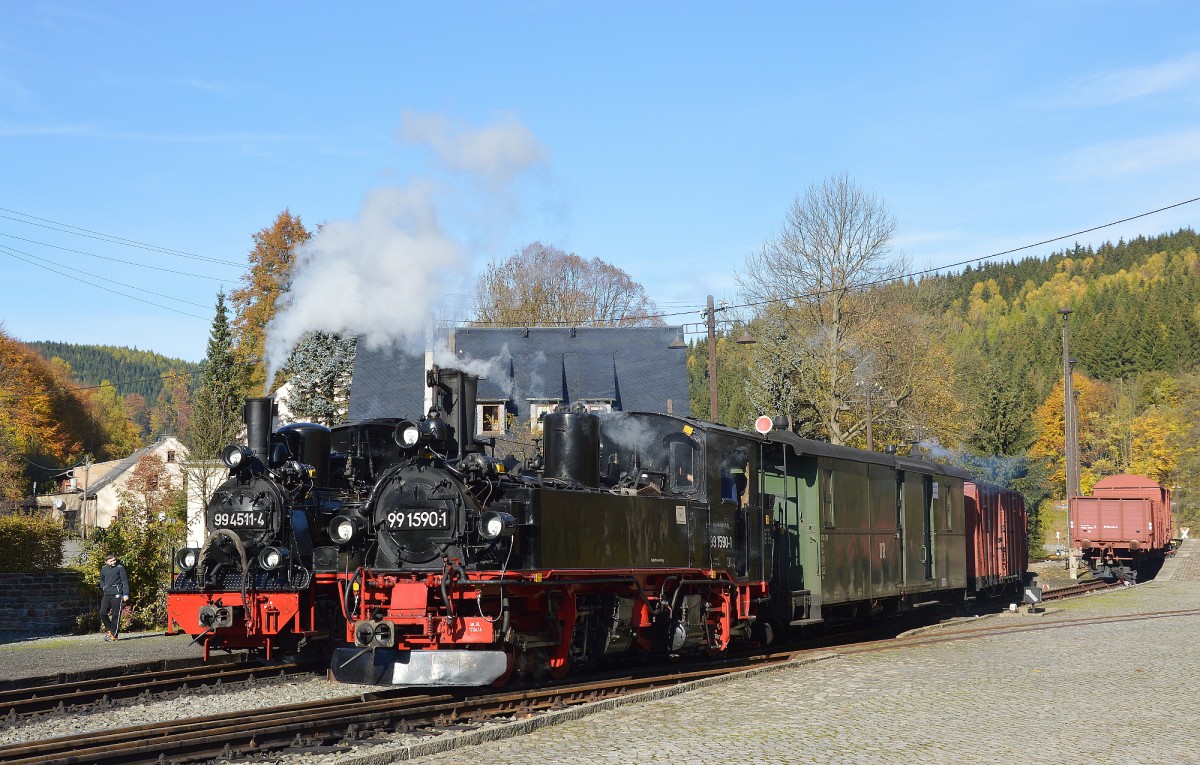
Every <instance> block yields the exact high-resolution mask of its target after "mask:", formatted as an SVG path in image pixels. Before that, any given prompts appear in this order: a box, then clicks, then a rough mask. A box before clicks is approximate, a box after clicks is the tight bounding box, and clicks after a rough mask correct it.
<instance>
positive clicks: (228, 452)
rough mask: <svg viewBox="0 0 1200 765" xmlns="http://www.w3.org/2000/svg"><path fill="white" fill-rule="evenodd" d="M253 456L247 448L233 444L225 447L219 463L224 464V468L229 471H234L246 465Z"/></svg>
mask: <svg viewBox="0 0 1200 765" xmlns="http://www.w3.org/2000/svg"><path fill="white" fill-rule="evenodd" d="M253 456H254V452H253V451H251V450H250V449H249V447H246V446H242V445H241V444H233V445H231V446H226V447H225V451H223V452H221V461H222V462H224V463H225V467H227V468H229V469H230V470H236V469H237V468H239V467H241V466H242V465H244V464H246V462H247V461H249V459H250V458H251V457H253Z"/></svg>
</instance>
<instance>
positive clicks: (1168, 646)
mask: <svg viewBox="0 0 1200 765" xmlns="http://www.w3.org/2000/svg"><path fill="white" fill-rule="evenodd" d="M1188 541H1189V542H1194V541H1195V540H1188ZM1184 553H1187V556H1186V557H1183V554H1184ZM1179 556H1180V557H1178V560H1179V561H1180V562H1181V563H1184V562H1186V563H1187V566H1186V567H1184V566H1178V567H1176V568H1175V571H1174V575H1173V577H1172V578H1171V580H1170V581H1154V582H1149V583H1146V584H1143V585H1138V586H1136V587H1130V588H1125V589H1120V590H1113V591H1109V592H1105V593H1101V594H1096V595H1090V596H1087V597H1084V598H1078V599H1075V600H1072V601H1069V602H1066V603H1063V604H1058V603H1054V604H1050V607H1049V608H1048V609H1047V611H1046V612H1045V613H1044V614H1038V615H1028V614H1005V615H1002V616H996V617H987V618H984V619H980V620H977V621H976V622H973V623H972V626H976V625H983V624H988V625H991V624H999V623H1021V624H1027V625H1029V626H1031V627H1040V626H1048V625H1051V624H1052V623H1054V622H1055V621H1060V620H1064V619H1071V618H1080V617H1094V616H1104V615H1111V616H1113V617H1124V616H1134V615H1138V614H1144V615H1147V616H1146V617H1145V618H1141V619H1135V620H1125V621H1113V622H1111V623H1104V622H1101V623H1093V624H1087V625H1074V626H1062V627H1059V628H1054V629H1035V630H1031V631H1028V632H1022V633H1018V634H1012V635H1004V636H995V637H987V638H977V639H971V640H961V641H954V642H947V643H940V644H934V645H926V646H915V647H909V648H903V649H894V650H887V651H883V652H879V653H873V654H862V655H857V656H842V657H839V658H836V659H832V660H828V661H822V662H817V663H813V664H806V665H802V666H798V667H795V668H789V669H784V670H780V671H776V672H769V673H763V674H759V675H756V676H754V677H751V678H746V679H743V680H736V681H731V682H727V683H721V684H716V685H711V686H708V687H706V688H703V689H698V690H694V691H690V692H687V693H682V694H679V695H676V696H672V697H669V698H664V699H660V700H657V701H650V702H646V703H641V704H631V705H628V706H622V707H619V708H617V709H612V710H608V711H603V712H598V713H596V714H593V715H590V716H587V717H584V718H582V719H576V720H573V721H570V722H564V723H562V724H560V725H555V726H552V727H545V728H542V729H540V730H537V731H535V732H533V733H530V734H528V735H524V736H519V737H515V738H509V739H504V740H500V741H492V742H489V743H484V744H479V745H477V746H472V747H467V748H463V749H458V750H455V751H452V752H448V753H445V754H439V755H435V756H430V757H424V758H417V759H414V760H412V761H413V762H419V763H424V765H468V763H470V764H471V765H476V764H477V763H480V762H486V763H489V765H522V764H524V763H530V765H532V764H534V763H539V764H540V763H577V762H589V763H609V762H612V763H630V764H632V763H652V764H658V763H662V764H663V765H666V764H668V763H669V764H670V765H679V763H692V762H697V763H725V762H729V763H866V764H870V763H881V764H882V763H886V765H903V764H905V763H914V764H916V763H921V764H922V765H941V764H942V763H945V764H946V765H949V764H951V763H954V764H955V765H957V764H958V763H988V765H995V764H997V763H1032V762H1039V763H1073V762H1086V763H1089V765H1109V764H1110V763H1111V764H1112V765H1138V764H1140V763H1154V764H1155V765H1161V764H1163V763H1200V740H1198V739H1197V738H1196V736H1195V731H1196V730H1197V729H1198V728H1200V707H1198V705H1197V700H1198V695H1197V692H1196V677H1197V675H1198V673H1200V651H1197V649H1196V645H1197V635H1200V550H1197V551H1196V553H1195V554H1194V555H1193V554H1192V546H1191V545H1188V546H1187V547H1185V548H1184V549H1182V550H1180V553H1179ZM1193 572H1194V574H1195V576H1194V577H1193V576H1192V574H1193ZM1189 609H1190V610H1193V612H1192V613H1184V614H1175V615H1164V616H1159V617H1151V616H1148V615H1149V614H1153V613H1156V612H1170V611H1186V610H1189ZM955 626H957V627H961V626H962V624H961V622H960V623H959V624H958V625H955ZM397 756H398V755H396V754H392V755H384V754H383V753H380V754H379V755H377V756H375V757H359V758H356V759H357V761H358V762H360V763H367V762H372V763H383V762H391V761H398V760H397V759H396V757H397ZM351 761H353V760H351ZM339 762H340V760H339Z"/></svg>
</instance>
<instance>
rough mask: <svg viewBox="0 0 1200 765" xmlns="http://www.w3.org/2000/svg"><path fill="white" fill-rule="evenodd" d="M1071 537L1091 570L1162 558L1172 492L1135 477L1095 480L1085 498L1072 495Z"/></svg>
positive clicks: (1168, 539) (1138, 564) (1168, 535)
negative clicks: (1093, 485)
mask: <svg viewBox="0 0 1200 765" xmlns="http://www.w3.org/2000/svg"><path fill="white" fill-rule="evenodd" d="M1070 510H1071V530H1072V533H1071V541H1072V543H1073V544H1074V546H1076V547H1079V548H1080V549H1081V550H1082V551H1083V556H1084V558H1085V559H1086V560H1087V561H1088V563H1089V565H1091V567H1092V568H1093V569H1096V570H1101V571H1102V572H1103V569H1105V568H1121V567H1126V566H1127V567H1129V568H1132V569H1142V568H1143V567H1144V564H1146V563H1153V562H1157V561H1161V559H1162V554H1163V552H1164V551H1165V550H1167V549H1168V547H1169V545H1170V543H1171V492H1170V490H1168V489H1167V488H1166V487H1165V486H1163V485H1162V484H1160V483H1158V482H1157V481H1152V480H1150V479H1149V478H1146V477H1144V476H1140V475H1114V476H1109V477H1107V478H1103V479H1101V480H1099V481H1097V482H1096V485H1095V487H1094V488H1093V489H1092V496H1090V497H1071V499H1070Z"/></svg>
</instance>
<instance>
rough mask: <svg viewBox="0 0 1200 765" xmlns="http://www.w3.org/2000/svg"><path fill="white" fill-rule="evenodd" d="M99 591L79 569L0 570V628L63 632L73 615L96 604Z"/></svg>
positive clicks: (73, 623) (73, 620)
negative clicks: (86, 580)
mask: <svg viewBox="0 0 1200 765" xmlns="http://www.w3.org/2000/svg"><path fill="white" fill-rule="evenodd" d="M99 604H100V594H99V593H98V592H92V591H91V590H90V589H89V588H88V587H86V586H85V585H84V584H83V576H82V575H81V574H80V573H79V572H78V571H52V572H50V573H45V574H0V630H20V631H24V632H45V633H55V632H65V631H69V630H70V629H71V628H72V627H74V626H75V620H76V618H77V617H78V616H79V615H80V614H83V613H86V612H88V611H91V610H92V609H95V608H97V607H99Z"/></svg>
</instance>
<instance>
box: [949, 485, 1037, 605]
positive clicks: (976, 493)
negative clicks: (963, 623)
mask: <svg viewBox="0 0 1200 765" xmlns="http://www.w3.org/2000/svg"><path fill="white" fill-rule="evenodd" d="M963 500H964V502H963V504H964V506H965V510H966V519H967V521H966V527H967V539H968V540H969V542H968V544H967V586H968V588H969V589H970V590H971V591H973V592H981V591H984V590H987V591H988V594H996V591H997V590H1003V589H1012V588H1020V586H1021V585H1022V584H1023V582H1024V576H1025V570H1026V568H1028V563H1029V541H1028V536H1027V534H1026V524H1027V521H1028V516H1027V514H1026V511H1025V497H1024V496H1022V495H1021V493H1020V492H1016V491H1010V490H1009V489H1002V488H1000V487H999V486H991V485H988V484H977V483H974V482H971V481H967V482H966V483H964V484H963Z"/></svg>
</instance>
